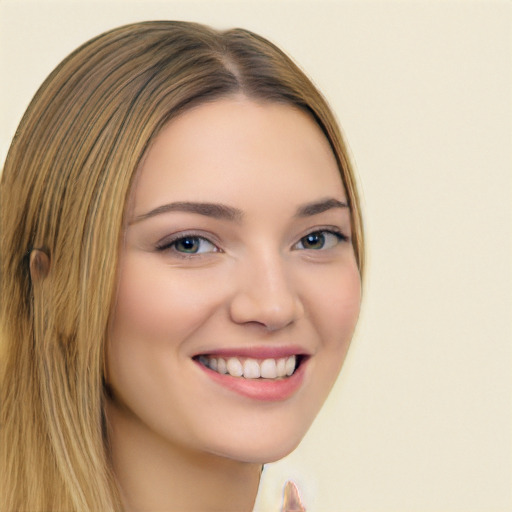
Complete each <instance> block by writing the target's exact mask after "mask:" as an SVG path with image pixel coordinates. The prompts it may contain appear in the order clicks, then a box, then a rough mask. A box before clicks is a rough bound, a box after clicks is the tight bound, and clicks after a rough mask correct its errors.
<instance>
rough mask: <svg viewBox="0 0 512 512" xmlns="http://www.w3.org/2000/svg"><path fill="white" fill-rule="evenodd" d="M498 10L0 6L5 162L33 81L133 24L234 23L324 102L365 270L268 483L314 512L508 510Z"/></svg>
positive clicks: (508, 31) (194, 4)
mask: <svg viewBox="0 0 512 512" xmlns="http://www.w3.org/2000/svg"><path fill="white" fill-rule="evenodd" d="M511 5H512V4H511V3H510V2H508V1H438V0H424V1H389V0H378V1H374V2H370V1H357V2H355V1H353V2H345V1H337V2H333V1H331V2H326V1H321V0H314V1H313V0H309V1H298V0H280V1H276V0H274V1H270V0H268V1H266V0H263V1H261V0H260V1H245V0H244V1H242V0H238V1H231V2H228V1H220V0H218V1H217V0H202V1H191V0H188V1H183V0H181V1H173V0H166V1H160V2H156V1H150V0H146V1H132V0H123V1H119V0H118V1H112V0H110V1H102V2H92V1H83V0H82V1H73V0H66V1H60V2H57V1H45V0H43V1H34V2H28V1H22V0H0V74H1V79H0V115H1V118H0V158H1V161H2V162H3V160H4V158H5V154H6V152H7V148H8V144H9V142H10V139H11V138H12V136H13V134H14V131H15V129H16V125H17V123H18V122H19V120H20V117H21V115H22V113H23V111H24V109H25V108H26V107H27V105H28V102H29V101H30V99H31V97H32V95H33V94H34V92H35V90H36V89H37V87H38V86H39V85H40V83H41V82H42V81H43V79H44V78H45V77H46V76H47V75H48V73H49V72H50V71H51V70H52V69H53V67H54V66H55V65H56V64H57V63H58V62H59V61H60V60H61V59H62V58H63V57H65V56H66V55H67V54H68V53H69V52H70V51H71V50H73V49H74V48H75V47H77V46H78V45H79V44H81V43H83V42H85V41H86V40H87V39H89V38H91V37H92V36H95V35H97V34H99V33H100V32H103V31H105V30H107V29H110V28H113V27H115V26H118V25H122V24H125V23H129V22H134V21H141V20H149V19H183V20H192V21H199V22H203V23H207V24H211V25H213V26H215V27H217V28H229V27H232V26H242V27H245V28H249V29H251V30H254V31H256V32H259V33H261V34H262V35H264V36H266V37H268V38H269V39H271V40H272V41H274V42H275V43H277V44H278V45H279V46H281V47H282V48H283V49H284V50H285V51H287V52H288V53H289V54H290V55H291V56H292V57H293V58H294V59H295V60H296V61H297V62H298V63H299V65H301V66H302V67H303V68H304V69H305V70H306V71H307V73H308V74H309V75H310V76H311V77H312V78H313V80H314V81H315V82H316V84H317V85H318V86H319V87H320V89H321V90H323V92H324V93H325V95H326V96H327V98H328V100H329V101H330V103H331V105H332V107H333V109H334V110H335V112H336V113H337V115H338V117H339V119H340V122H341V125H342V127H343V129H344V132H345V133H346V135H347V138H348V141H349V144H350V147H351V150H352V153H353V156H354V160H355V162H356V165H357V169H358V175H359V179H360V185H361V192H362V198H363V207H364V214H365V223H366V230H367V242H368V269H367V270H368V272H367V278H366V283H365V296H364V304H363V312H362V315H361V321H360V325H359V326H358V330H357V333H356V336H355V338H354V341H353V346H352V347H351V350H350V353H349V357H348V359H347V362H346V364H345V367H344V369H343V372H342V375H341V377H340V379H339V381H338V383H337V385H336V387H335V390H334V391H333V393H332V395H331V397H330V398H329V400H328V402H327V404H326V406H325V408H324V410H323V411H322V413H321V414H320V416H319V417H318V419H317V421H316V422H315V424H314V426H313V428H312V429H311V431H310V432H309V434H308V435H307V436H306V438H305V439H304V442H303V444H302V445H301V447H300V448H299V449H298V450H297V451H296V452H294V453H293V454H292V455H290V456H289V457H287V458H286V459H285V460H283V461H281V462H279V463H276V464H272V465H269V466H268V467H267V468H266V469H265V472H264V475H263V481H262V488H261V492H260V495H259V500H258V505H257V510H258V511H259V512H267V511H272V510H275V511H277V510H278V509H279V501H280V493H281V489H282V485H283V484H284V481H285V480H286V479H288V478H293V479H295V480H296V481H297V482H298V484H299V486H300V488H301V491H302V494H303V497H304V501H305V503H306V506H307V509H308V512H336V511H344V512H348V511H353V512H363V511H365V512H399V511H404V512H420V511H421V512H444V511H446V512H455V511H459V512H477V511H479V512H480V511H482V512H500V511H511V510H512V496H511V482H512V471H511V466H512V464H511V462H512V461H511V458H512V457H511V455H512V447H511V434H512V425H511V419H512V418H511V417H512V414H511V412H512V405H511V404H512V400H511V398H512V397H511V385H512V379H511V376H512V371H511V362H512V357H511V338H512V336H511V322H510V316H511V315H510V313H511V311H512V309H511V283H512V279H511V262H512V258H511V218H512V215H511V213H512V212H511V168H512V165H511V163H512V162H511V149H512V148H511V132H512V130H511V121H512V116H511V102H510V93H511V76H512V73H511V61H512V59H511V57H512V55H511V35H512V7H511Z"/></svg>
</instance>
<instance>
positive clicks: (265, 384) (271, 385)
mask: <svg viewBox="0 0 512 512" xmlns="http://www.w3.org/2000/svg"><path fill="white" fill-rule="evenodd" d="M195 363H196V364H197V365H198V366H199V368H201V370H203V371H204V372H205V374H206V375H208V377H210V379H212V380H213V381H214V382H216V383H218V384H220V385H221V386H224V387H225V388H227V389H229V390H230V391H234V392H235V393H238V394H239V395H242V396H245V397H248V398H252V399H253V400H260V401H262V402H279V401H282V400H286V399H287V398H290V397H291V396H292V395H293V394H294V393H295V392H296V391H297V390H298V389H299V388H300V387H301V385H302V383H303V381H304V373H305V366H306V361H302V363H301V364H300V366H299V367H298V368H297V370H295V373H294V374H293V375H292V376H290V377H285V378H282V379H244V378H243V377H233V376H231V375H229V374H222V373H217V372H215V371H213V370H211V369H210V368H207V367H206V366H204V365H203V364H201V363H199V362H198V361H195Z"/></svg>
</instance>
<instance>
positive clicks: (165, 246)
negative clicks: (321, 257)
mask: <svg viewBox="0 0 512 512" xmlns="http://www.w3.org/2000/svg"><path fill="white" fill-rule="evenodd" d="M312 235H322V236H323V237H324V238H325V236H326V235H333V236H334V237H336V239H337V243H336V244H335V245H337V244H338V243H339V242H347V241H348V240H349V237H348V236H346V235H345V234H343V233H342V232H341V231H339V230H338V229H334V228H329V229H315V230H313V231H310V232H309V233H307V234H305V235H304V236H302V237H301V238H300V240H299V241H298V242H296V243H295V244H294V245H293V246H292V247H293V248H296V247H297V246H298V245H299V244H304V241H305V240H306V239H307V238H308V237H310V236H312ZM187 239H190V240H199V241H201V242H206V243H207V244H210V245H212V246H213V247H215V250H213V251H204V252H197V251H196V252H190V253H187V252H183V251H178V250H177V249H176V244H177V243H178V242H181V241H184V240H187ZM323 245H325V240H324V243H323ZM323 245H322V247H321V248H318V249H308V248H303V249H296V250H312V251H320V250H325V249H324V246H323ZM330 248H331V247H328V249H330ZM156 250H157V251H159V252H164V251H172V252H174V253H175V254H176V255H178V256H179V257H182V258H191V257H194V256H197V255H198V254H204V253H212V252H222V251H221V249H219V248H218V247H217V245H216V244H215V243H214V242H212V241H211V240H209V239H208V238H206V237H204V236H202V235H198V234H196V233H180V234H179V235H177V236H176V237H174V238H172V239H170V240H165V241H163V242H161V243H160V244H158V245H157V246H156Z"/></svg>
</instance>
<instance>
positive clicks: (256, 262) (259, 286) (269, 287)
mask: <svg viewBox="0 0 512 512" xmlns="http://www.w3.org/2000/svg"><path fill="white" fill-rule="evenodd" d="M287 270H288V269H287V268H286V262H284V261H282V258H281V257H278V256H277V255H273V256H271V255H267V256H263V257H259V258H252V259H251V261H249V262H247V264H246V265H244V266H242V268H241V269H240V273H239V274H238V279H237V283H236V291H235V293H234V295H233V296H232V299H231V303H230V315H231V319H232V321H233V322H235V323H238V324H259V325H261V326H264V327H265V328H266V329H267V330H269V331H276V330H279V329H282V328H284V327H286V326H288V325H290V324H293V323H294V322H296V321H297V320H298V319H299V318H301V317H302V316H303V315H304V306H303V303H302V301H301V299H300V297H299V294H298V293H297V291H296V289H295V286H296V284H297V283H296V282H294V280H293V278H292V276H291V275H289V274H290V272H287Z"/></svg>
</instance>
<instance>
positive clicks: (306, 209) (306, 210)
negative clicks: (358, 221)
mask: <svg viewBox="0 0 512 512" xmlns="http://www.w3.org/2000/svg"><path fill="white" fill-rule="evenodd" d="M333 208H348V204H347V203H346V202H344V201H339V200H338V199H334V198H327V199H322V200H320V201H314V202H312V203H307V204H305V205H303V206H300V207H299V208H298V209H297V213H296V214H295V217H311V216H313V215H318V214H319V213H324V212H326V211H328V210H332V209H333Z"/></svg>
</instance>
